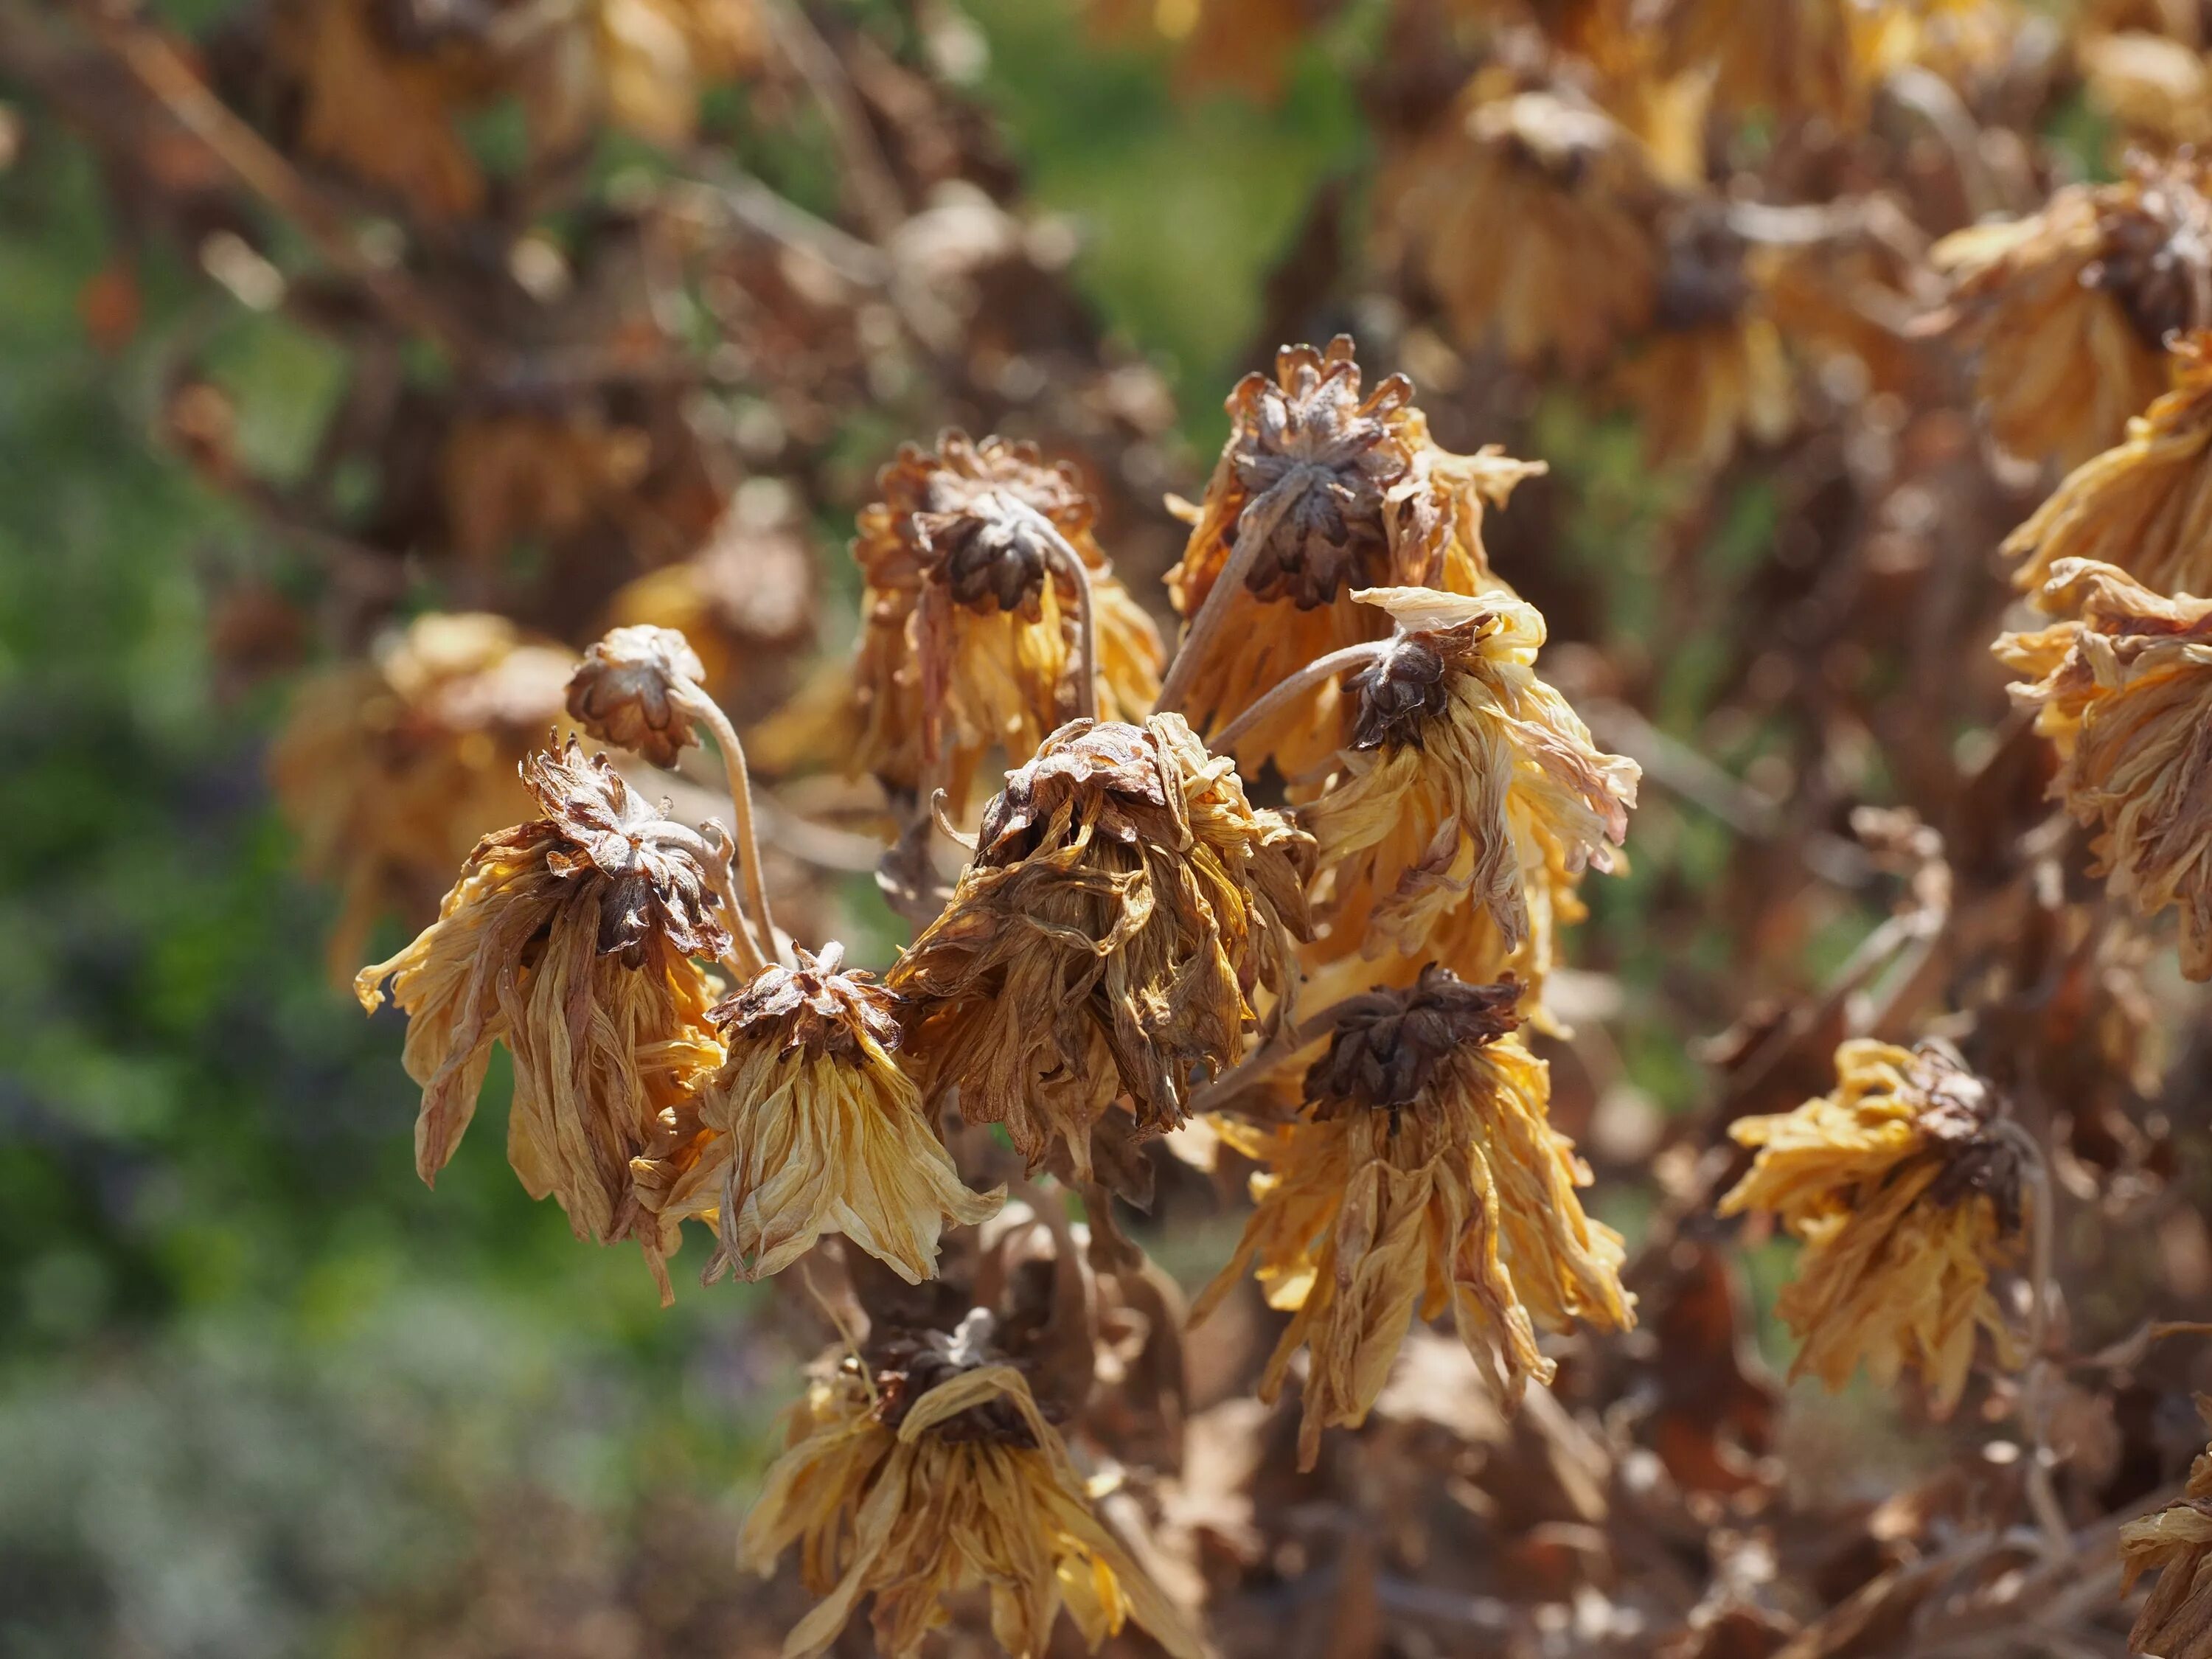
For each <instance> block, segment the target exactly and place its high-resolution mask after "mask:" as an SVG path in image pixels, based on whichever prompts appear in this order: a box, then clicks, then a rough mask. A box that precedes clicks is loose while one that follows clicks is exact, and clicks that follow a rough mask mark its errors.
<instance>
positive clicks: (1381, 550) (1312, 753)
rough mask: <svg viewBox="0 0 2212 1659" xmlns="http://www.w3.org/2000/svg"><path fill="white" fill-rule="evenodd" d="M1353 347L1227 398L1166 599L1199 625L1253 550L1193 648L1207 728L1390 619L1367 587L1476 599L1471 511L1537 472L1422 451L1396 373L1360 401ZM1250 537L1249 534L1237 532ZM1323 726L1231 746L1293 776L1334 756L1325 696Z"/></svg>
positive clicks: (1302, 349) (1296, 353)
mask: <svg viewBox="0 0 2212 1659" xmlns="http://www.w3.org/2000/svg"><path fill="white" fill-rule="evenodd" d="M1361 386H1362V380H1361V375H1360V371H1359V367H1358V363H1357V362H1354V361H1353V357H1352V341H1351V340H1350V338H1349V337H1346V336H1342V335H1340V336H1338V337H1336V338H1335V339H1334V340H1332V341H1331V342H1330V343H1329V346H1328V350H1327V351H1326V352H1322V351H1316V350H1315V349H1313V348H1312V347H1311V346H1286V347H1285V348H1284V349H1282V350H1281V351H1280V352H1279V353H1277V354H1276V358H1275V374H1274V377H1273V379H1272V380H1270V379H1269V378H1268V377H1267V376H1265V375H1261V374H1249V375H1247V376H1245V378H1244V379H1243V380H1242V381H1240V382H1239V383H1238V384H1237V389H1236V391H1235V392H1231V394H1230V398H1229V405H1228V407H1229V416H1230V422H1231V428H1230V435H1229V441H1228V442H1227V443H1226V444H1225V446H1224V447H1223V448H1222V452H1221V459H1220V460H1219V462H1218V464H1217V465H1215V468H1214V472H1213V477H1212V481H1211V482H1210V483H1208V484H1207V485H1206V500H1205V502H1204V504H1203V505H1202V507H1200V512H1199V517H1198V521H1197V523H1196V524H1195V525H1194V526H1193V528H1192V531H1191V536H1190V541H1189V544H1188V545H1187V546H1186V547H1185V548H1184V550H1183V556H1182V562H1180V563H1179V564H1177V565H1176V568H1174V569H1173V570H1171V571H1170V572H1169V573H1168V591H1169V593H1170V596H1171V597H1172V598H1173V599H1174V601H1175V605H1176V610H1177V611H1181V612H1182V616H1183V617H1184V618H1185V619H1186V620H1187V621H1188V620H1189V619H1191V618H1193V617H1196V616H1197V615H1198V613H1199V611H1200V609H1201V607H1203V606H1204V605H1206V602H1207V600H1208V598H1209V597H1210V596H1211V594H1212V591H1213V587H1214V585H1215V583H1216V582H1217V581H1218V580H1219V579H1220V577H1221V575H1222V574H1223V572H1224V571H1225V570H1226V569H1227V568H1228V567H1229V564H1230V562H1231V559H1232V557H1236V556H1240V555H1243V554H1246V553H1249V557H1250V560H1251V562H1250V565H1249V570H1248V571H1247V574H1246V575H1245V578H1244V581H1243V591H1241V592H1237V593H1235V594H1233V595H1231V596H1230V599H1229V600H1228V604H1229V605H1230V610H1229V611H1228V612H1227V613H1226V615H1225V620H1224V621H1223V623H1222V624H1221V626H1220V627H1219V628H1218V629H1216V630H1214V632H1213V633H1212V635H1211V637H1210V638H1209V640H1208V641H1206V642H1204V644H1203V645H1202V647H1201V648H1200V657H1199V658H1198V659H1196V661H1195V665H1194V671H1193V672H1192V676H1191V680H1190V684H1189V685H1188V688H1187V691H1186V695H1185V696H1184V704H1185V706H1186V707H1187V708H1188V709H1189V710H1190V711H1191V714H1192V718H1193V719H1194V720H1195V721H1197V722H1198V723H1199V724H1200V726H1204V727H1206V728H1208V729H1215V728H1218V726H1222V725H1224V724H1225V723H1226V722H1227V721H1229V720H1233V719H1234V718H1235V717H1236V716H1237V714H1241V713H1242V712H1243V710H1244V709H1246V708H1249V707H1250V706H1251V704H1252V703H1253V702H1256V701H1257V700H1258V699H1259V698H1260V697H1261V696H1262V695H1264V694H1265V693H1266V692H1267V691H1268V690H1272V689H1273V687H1274V685H1275V684H1276V683H1277V682H1278V681H1279V680H1281V679H1283V678H1285V677H1287V676H1288V675H1289V674H1291V672H1292V671H1295V670H1297V669H1298V668H1300V667H1303V666H1304V665H1305V664H1306V663H1308V662H1310V661H1312V660H1313V659H1316V658H1317V657H1320V656H1322V655H1324V654H1326V653H1328V652H1331V651H1334V650H1336V649H1338V648H1340V647H1343V646H1346V645H1352V644H1358V643H1360V642H1362V641H1369V640H1375V639H1379V638H1381V637H1382V636H1383V634H1384V633H1385V632H1387V625H1386V624H1385V623H1383V620H1382V619H1381V618H1380V617H1376V615H1375V614H1374V613H1373V612H1372V611H1368V610H1367V609H1365V608H1364V607H1363V606H1361V605H1357V604H1355V603H1354V602H1353V600H1352V594H1353V592H1355V591H1356V590H1358V589H1359V588H1362V587H1367V586H1375V585H1377V584H1380V583H1384V582H1390V581H1407V582H1416V581H1417V582H1428V583H1431V584H1435V585H1438V586H1443V587H1447V588H1449V589H1450V590H1452V591H1453V592H1466V593H1472V592H1477V591H1478V590H1479V589H1480V588H1482V587H1484V586H1490V585H1492V582H1491V578H1490V574H1489V565H1488V562H1487V561H1486V559H1485V557H1484V555H1483V550H1482V513H1483V509H1484V507H1485V505H1486V504H1489V505H1498V504H1500V503H1502V502H1504V500H1505V498H1506V496H1507V495H1509V494H1510V492H1511V490H1512V489H1513V486H1514V485H1515V484H1516V483H1519V482H1520V480H1521V479H1522V478H1523V477H1528V475H1529V474H1530V473H1532V472H1535V471H1541V468H1539V467H1535V466H1532V465H1528V464H1526V463H1523V462H1519V461H1513V460H1509V459H1505V458H1504V457H1503V456H1501V455H1499V454H1498V453H1496V452H1495V451H1492V450H1485V451H1483V452H1482V453H1480V454H1476V455H1471V456H1463V455H1453V454H1451V453H1448V452H1447V451H1444V450H1441V449H1438V448H1437V447H1436V446H1435V445H1434V444H1433V443H1431V442H1430V441H1429V436H1428V423H1427V422H1426V421H1425V420H1424V419H1423V417H1422V416H1421V414H1420V411H1419V410H1416V409H1414V408H1413V406H1412V404H1411V401H1410V399H1411V398H1412V395H1413V389H1412V387H1411V386H1409V385H1408V384H1407V381H1406V380H1404V378H1403V377H1402V376H1398V375H1393V376H1391V377H1390V378H1389V380H1385V381H1384V382H1383V384H1382V385H1381V386H1377V387H1376V389H1375V390H1374V391H1373V392H1364V393H1363V392H1362V390H1361ZM1248 538H1249V539H1248ZM1318 696H1319V701H1320V702H1321V704H1322V709H1321V714H1320V718H1318V719H1314V718H1311V717H1310V715H1309V714H1308V713H1307V711H1306V710H1305V709H1303V708H1300V709H1293V710H1290V711H1287V712H1286V713H1285V714H1284V715H1282V716H1279V717H1276V718H1273V719H1272V720H1267V721H1264V722H1262V723H1261V725H1260V726H1257V727H1255V729H1254V730H1253V732H1251V734H1250V735H1249V737H1248V738H1246V739H1244V741H1243V743H1242V744H1240V745H1239V752H1240V756H1241V757H1242V758H1243V762H1244V763H1245V764H1246V765H1247V766H1248V767H1249V768H1256V767H1257V766H1258V765H1259V764H1260V763H1261V761H1262V760H1264V759H1265V758H1267V757H1269V756H1271V755H1272V756H1273V757H1274V758H1275V759H1276V761H1277V763H1278V764H1279V766H1280V767H1281V769H1283V770H1284V771H1285V773H1286V774H1289V775H1292V776H1302V775H1304V774H1305V773H1307V772H1308V771H1310V770H1311V769H1312V768H1313V767H1314V766H1315V765H1316V764H1317V763H1320V762H1322V761H1323V760H1324V759H1325V758H1326V757H1328V755H1329V754H1330V753H1331V752H1332V751H1333V750H1334V749H1335V747H1336V738H1335V736H1334V728H1335V726H1336V725H1337V720H1336V718H1335V714H1334V710H1335V708H1336V707H1337V705H1338V701H1339V696H1338V693H1337V691H1336V690H1335V688H1334V687H1333V686H1332V687H1327V688H1323V690H1322V691H1321V692H1320V693H1319V694H1318Z"/></svg>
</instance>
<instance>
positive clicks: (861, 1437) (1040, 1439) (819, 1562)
mask: <svg viewBox="0 0 2212 1659" xmlns="http://www.w3.org/2000/svg"><path fill="white" fill-rule="evenodd" d="M982 1360H983V1356H982V1355H981V1354H979V1353H974V1352H965V1351H964V1345H962V1344H958V1343H954V1344H945V1343H941V1342H940V1343H938V1344H934V1345H932V1344H927V1343H918V1344H915V1345H913V1352H912V1354H911V1355H910V1357H909V1358H908V1362H907V1363H905V1364H902V1365H900V1366H898V1367H896V1369H895V1370H892V1371H891V1372H890V1373H887V1374H878V1373H876V1372H874V1370H873V1368H872V1367H869V1366H867V1365H866V1364H864V1362H862V1361H860V1360H859V1359H856V1358H848V1359H847V1360H845V1361H844V1362H843V1363H842V1364H841V1365H839V1366H838V1368H837V1369H836V1370H835V1371H834V1372H832V1373H831V1374H830V1375H829V1376H825V1377H823V1378H821V1379H819V1380H817V1382H816V1383H814V1384H813V1386H812V1387H811V1389H809V1390H808V1393H807V1395H806V1398H805V1400H804V1401H801V1402H800V1403H799V1406H798V1407H795V1408H794V1409H793V1413H792V1414H791V1417H790V1419H788V1421H787V1426H786V1444H787V1448H788V1449H787V1450H786V1451H785V1452H784V1454H783V1455H782V1456H781V1457H780V1458H778V1459H777V1460H776V1462H775V1465H774V1466H773V1467H771V1468H769V1472H768V1475H767V1479H766V1481H765V1484H764V1486H763V1491H762V1492H761V1496H760V1499H759V1501H758V1502H757V1504H755V1505H754V1507H753V1510H752V1512H751V1513H750V1515H748V1516H746V1517H745V1523H744V1530H743V1531H742V1532H741V1533H740V1534H739V1535H738V1559H739V1560H740V1562H741V1563H743V1564H744V1565H747V1566H750V1567H751V1568H753V1569H754V1570H755V1571H758V1572H760V1573H762V1574H763V1576H765V1575H767V1574H768V1573H770V1572H772V1571H775V1562H776V1559H777V1558H778V1557H779V1556H781V1554H782V1553H783V1552H784V1551H785V1550H786V1549H787V1548H789V1547H791V1546H792V1545H793V1544H797V1545H798V1546H799V1572H800V1576H801V1578H802V1579H803V1581H804V1582H805V1586H806V1588H807V1589H808V1590H809V1591H810V1592H811V1593H812V1594H813V1595H817V1596H819V1597H820V1598H821V1600H820V1601H819V1603H818V1604H817V1606H816V1607H815V1608H814V1610H813V1611H812V1612H811V1613H808V1614H807V1615H806V1617H805V1619H803V1620H800V1621H799V1624H798V1625H797V1626H795V1627H793V1630H792V1632H791V1633H790V1634H789V1636H787V1638H785V1640H784V1645H783V1651H784V1653H785V1655H786V1656H787V1659H811V1656H813V1655H816V1654H819V1653H823V1652H824V1651H826V1650H828V1649H829V1647H830V1646H831V1644H833V1643H834V1642H835V1641H836V1638H837V1636H838V1633H839V1632H841V1631H842V1630H843V1629H844V1627H845V1626H846V1625H847V1624H848V1623H849V1622H850V1620H852V1617H853V1615H854V1613H855V1612H856V1611H857V1610H858V1608H859V1607H860V1601H861V1600H862V1598H864V1597H868V1596H872V1597H873V1600H874V1606H873V1609H872V1624H873V1626H874V1631H875V1638H876V1644H877V1646H878V1650H880V1651H881V1652H883V1653H884V1654H885V1655H887V1656H889V1659H911V1656H914V1655H916V1654H919V1653H920V1652H921V1650H922V1644H923V1642H924V1639H925V1638H927V1636H928V1635H929V1633H930V1632H932V1631H933V1630H934V1629H936V1628H938V1627H939V1626H942V1625H945V1624H946V1623H947V1622H949V1620H950V1619H951V1613H950V1611H949V1610H948V1608H947V1606H946V1603H947V1602H948V1601H950V1600H951V1598H952V1597H953V1596H955V1595H958V1594H959V1593H960V1592H962V1591H963V1590H966V1589H971V1588H973V1587H975V1586H977V1585H979V1584H980V1585H981V1586H982V1587H984V1588H985V1589H987V1591H988V1592H989V1597H990V1607H991V1633H992V1634H993V1636H994V1637H995V1638H997V1639H998V1641H999V1643H1000V1645H1001V1646H1002V1647H1004V1648H1005V1649H1006V1651H1007V1652H1008V1653H1010V1654H1016V1655H1034V1654H1041V1653H1043V1652H1044V1651H1046V1650H1047V1648H1048V1645H1049V1643H1050V1638H1051V1636H1052V1630H1053V1625H1054V1622H1055V1620H1057V1619H1058V1617H1059V1615H1060V1611H1061V1609H1062V1608H1065V1609H1066V1612H1067V1613H1068V1615H1069V1617H1071V1618H1072V1619H1073V1620H1074V1621H1075V1626H1076V1629H1077V1631H1078V1632H1079V1633H1080V1634H1081V1636H1082V1638H1083V1640H1084V1642H1085V1644H1087V1645H1088V1646H1089V1647H1090V1648H1091V1650H1093V1651H1096V1650H1097V1647H1098V1645H1099V1644H1100V1643H1101V1642H1103V1641H1104V1640H1105V1638H1107V1637H1109V1636H1111V1635H1114V1634H1116V1633H1118V1632H1120V1631H1121V1629H1122V1628H1123V1627H1124V1626H1126V1625H1127V1624H1128V1623H1129V1622H1130V1621H1132V1620H1133V1621H1134V1622H1135V1623H1136V1624H1138V1625H1139V1626H1141V1627H1142V1628H1143V1629H1144V1630H1145V1631H1146V1632H1148V1633H1149V1634H1150V1635H1151V1636H1152V1639H1153V1640H1154V1641H1156V1642H1158V1644H1160V1645H1161V1646H1162V1647H1163V1648H1164V1649H1165V1650H1167V1651H1168V1652H1169V1653H1170V1654H1173V1655H1175V1656H1176V1659H1200V1655H1201V1654H1202V1653H1203V1651H1204V1648H1203V1645H1202V1644H1201V1643H1200V1640H1199V1638H1198V1637H1197V1635H1196V1633H1195V1632H1194V1631H1193V1630H1192V1629H1191V1627H1190V1626H1189V1625H1188V1622H1187V1621H1186V1620H1185V1619H1184V1617H1183V1615H1182V1613H1180V1612H1179V1611H1178V1610H1177V1609H1176V1607H1175V1605H1174V1604H1173V1603H1172V1602H1170V1601H1169V1600H1168V1598H1167V1596H1166V1595H1164V1593H1163V1592H1162V1591H1161V1589H1159V1587H1158V1585H1157V1584H1156V1583H1153V1581H1152V1578H1151V1577H1150V1576H1149V1575H1148V1574H1147V1573H1146V1571H1145V1570H1144V1568H1143V1567H1142V1566H1140V1565H1139V1564H1138V1562H1137V1560H1136V1559H1135V1558H1134V1557H1133V1555H1132V1554H1131V1553H1129V1551H1128V1549H1127V1547H1125V1546H1124V1545H1122V1544H1121V1542H1120V1541H1119V1540H1117V1539H1116V1538H1115V1536H1114V1534H1112V1533H1111V1532H1109V1531H1108V1530H1107V1528H1105V1526H1104V1525H1103V1524H1102V1523H1101V1522H1100V1521H1099V1520H1098V1517H1097V1516H1096V1515H1095V1514H1094V1513H1093V1512H1092V1510H1091V1501H1090V1496H1089V1492H1088V1489H1087V1488H1086V1486H1085V1482H1084V1480H1083V1477H1082V1475H1081V1474H1080V1473H1079V1471H1078V1470H1077V1468H1076V1467H1075V1464H1074V1462H1073V1459H1072V1458H1071V1457H1070V1456H1069V1455H1068V1451H1067V1447H1066V1443H1064V1442H1063V1441H1062V1440H1061V1439H1060V1433H1059V1431H1057V1430H1056V1429H1054V1427H1053V1426H1052V1425H1051V1424H1050V1423H1048V1422H1047V1421H1046V1420H1045V1417H1044V1414H1043V1413H1042V1412H1041V1411H1040V1410H1039V1409H1038V1407H1037V1403H1036V1399H1035V1397H1034V1396H1033V1395H1031V1393H1030V1385H1029V1383H1028V1382H1027V1381H1026V1380H1025V1379H1024V1376H1023V1375H1022V1373H1021V1372H1020V1371H1019V1370H1016V1369H1015V1368H1014V1367H1013V1366H1012V1365H1009V1364H1003V1363H981V1362H982Z"/></svg>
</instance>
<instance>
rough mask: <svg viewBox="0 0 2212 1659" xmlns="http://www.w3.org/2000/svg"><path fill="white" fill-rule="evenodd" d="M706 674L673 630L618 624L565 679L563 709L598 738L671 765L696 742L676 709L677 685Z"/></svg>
mask: <svg viewBox="0 0 2212 1659" xmlns="http://www.w3.org/2000/svg"><path fill="white" fill-rule="evenodd" d="M706 672H707V671H706V670H705V669H704V668H703V667H702V666H701V665H700V662H699V656H698V653H696V652H695V651H693V650H692V648H691V647H690V642H689V641H686V640H685V639H684V636H683V635H681V634H679V633H678V632H676V630H675V629H671V628H654V627H651V626H637V627H631V628H617V629H614V630H612V631H611V632H610V633H609V634H608V635H606V636H605V638H604V639H601V640H600V641H598V643H596V644H594V645H593V646H592V648H591V649H590V650H588V651H586V653H584V660H583V661H582V662H581V663H580V664H578V665H577V666H576V672H575V675H574V678H572V679H570V680H569V682H568V713H569V714H570V715H571V716H573V717H574V719H575V720H576V721H577V723H578V724H579V725H580V726H582V727H583V728H584V730H585V731H586V732H587V733H589V734H590V735H591V736H592V737H594V738H598V739H599V741H600V742H602V743H611V744H614V745H615V746H616V747H617V748H620V749H628V750H631V751H633V752H634V753H636V754H638V755H641V756H643V757H645V758H646V759H647V760H648V761H650V762H652V763H653V764H654V765H655V766H673V765H675V764H676V757H677V756H678V755H679V754H680V753H682V752H683V750H684V745H685V744H689V743H692V742H695V741H696V738H695V736H694V734H693V732H692V730H691V721H690V717H689V716H688V715H686V714H684V712H683V711H682V709H681V708H679V707H678V702H679V699H680V696H681V693H680V691H679V690H678V687H679V684H683V683H689V684H697V683H698V682H699V681H700V680H701V679H702V678H704V677H705V675H706Z"/></svg>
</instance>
